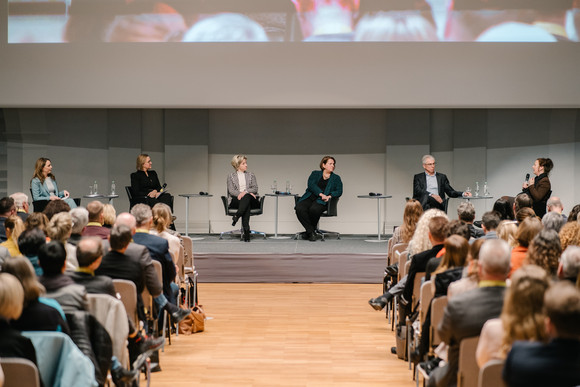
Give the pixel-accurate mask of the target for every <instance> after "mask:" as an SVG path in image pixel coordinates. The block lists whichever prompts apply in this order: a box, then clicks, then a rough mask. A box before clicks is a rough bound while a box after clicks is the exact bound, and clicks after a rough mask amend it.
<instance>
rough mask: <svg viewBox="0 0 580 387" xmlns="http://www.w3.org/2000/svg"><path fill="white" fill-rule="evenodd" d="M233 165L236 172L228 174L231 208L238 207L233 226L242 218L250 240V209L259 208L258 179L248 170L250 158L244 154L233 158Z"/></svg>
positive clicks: (246, 239) (246, 236)
mask: <svg viewBox="0 0 580 387" xmlns="http://www.w3.org/2000/svg"><path fill="white" fill-rule="evenodd" d="M231 164H232V167H234V169H235V172H232V173H230V174H229V175H228V179H227V186H228V198H229V199H228V201H229V208H237V209H238V211H237V212H236V214H235V215H234V216H232V226H235V225H236V223H237V222H238V219H240V218H242V231H243V237H244V241H245V242H249V241H250V211H251V209H252V208H259V207H260V201H259V200H258V181H257V180H256V176H255V175H254V174H253V173H252V172H248V171H247V169H248V158H247V157H246V156H244V155H235V156H234V157H233V158H232V162H231Z"/></svg>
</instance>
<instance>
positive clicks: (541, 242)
mask: <svg viewBox="0 0 580 387" xmlns="http://www.w3.org/2000/svg"><path fill="white" fill-rule="evenodd" d="M560 255H562V245H561V244H560V238H559V236H558V233H557V232H556V231H554V230H546V229H544V230H541V231H540V232H539V233H538V235H536V236H535V238H534V239H533V240H532V243H531V244H530V247H529V249H528V252H527V256H526V262H527V264H529V265H538V266H540V267H541V268H543V269H544V270H546V271H547V272H548V273H549V274H550V275H556V272H557V271H558V261H559V259H560Z"/></svg>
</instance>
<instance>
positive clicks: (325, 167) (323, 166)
mask: <svg viewBox="0 0 580 387" xmlns="http://www.w3.org/2000/svg"><path fill="white" fill-rule="evenodd" d="M334 168H336V160H335V159H334V157H332V156H324V157H323V158H322V160H320V170H321V171H326V172H330V173H332V172H334Z"/></svg>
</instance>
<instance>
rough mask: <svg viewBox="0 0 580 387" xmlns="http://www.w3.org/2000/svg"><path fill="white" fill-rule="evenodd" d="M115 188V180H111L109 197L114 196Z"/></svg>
mask: <svg viewBox="0 0 580 387" xmlns="http://www.w3.org/2000/svg"><path fill="white" fill-rule="evenodd" d="M116 188H117V186H115V180H113V181H112V182H111V195H114V194H115V189H116Z"/></svg>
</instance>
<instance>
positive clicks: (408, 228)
mask: <svg viewBox="0 0 580 387" xmlns="http://www.w3.org/2000/svg"><path fill="white" fill-rule="evenodd" d="M422 214H423V207H422V206H421V203H419V201H418V200H415V199H411V200H409V201H408V202H407V204H405V211H404V213H403V225H402V226H401V239H402V242H403V243H409V241H410V240H411V238H412V237H413V234H414V233H415V229H416V228H417V222H418V221H419V218H420V217H421V215H422Z"/></svg>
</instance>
